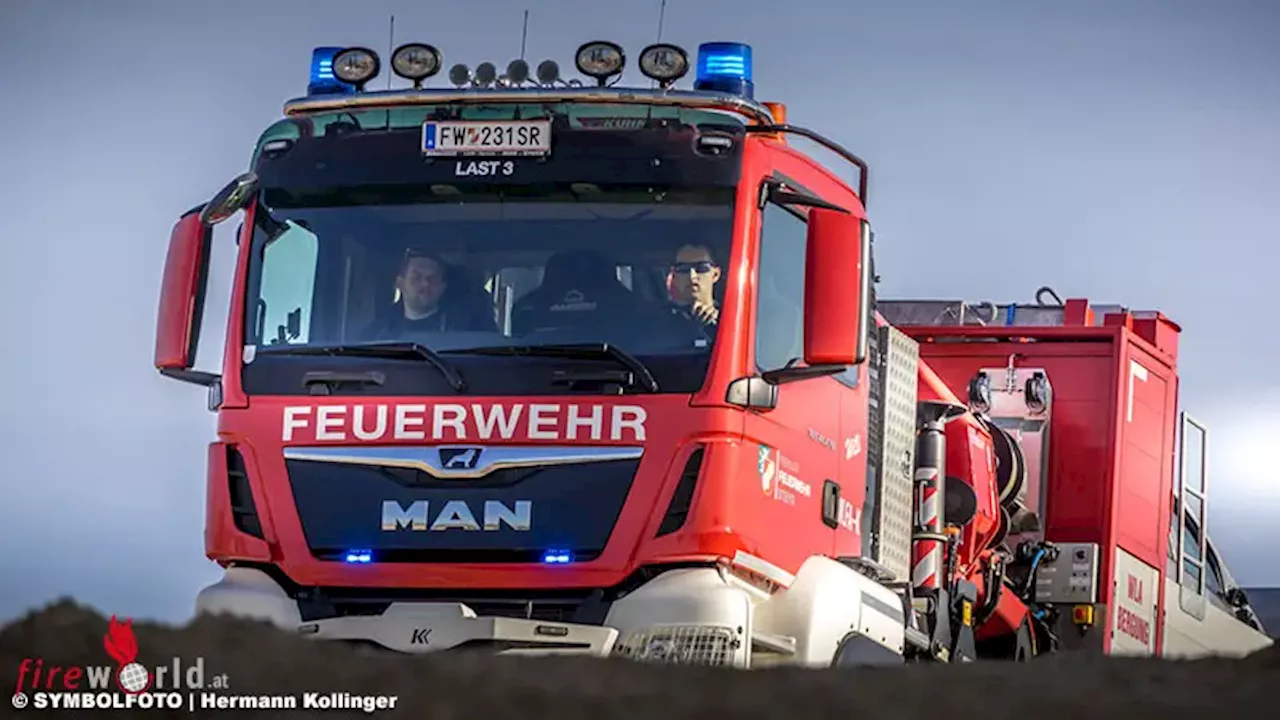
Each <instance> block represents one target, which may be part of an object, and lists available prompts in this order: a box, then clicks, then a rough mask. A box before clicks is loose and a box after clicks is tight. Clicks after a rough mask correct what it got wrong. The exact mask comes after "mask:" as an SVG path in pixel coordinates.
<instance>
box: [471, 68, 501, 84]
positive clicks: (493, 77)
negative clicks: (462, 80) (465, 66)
mask: <svg viewBox="0 0 1280 720" xmlns="http://www.w3.org/2000/svg"><path fill="white" fill-rule="evenodd" d="M497 79H498V68H497V67H496V66H495V65H494V64H493V63H491V62H482V63H480V64H479V65H477V66H476V85H479V86H480V87H486V88H487V87H489V86H490V85H492V84H493V83H494V82H496V81H497Z"/></svg>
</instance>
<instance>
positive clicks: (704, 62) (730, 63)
mask: <svg viewBox="0 0 1280 720" xmlns="http://www.w3.org/2000/svg"><path fill="white" fill-rule="evenodd" d="M693 87H694V89H695V90H710V91H713V92H724V93H732V94H734V95H740V96H742V97H745V98H748V99H753V98H754V95H755V85H754V84H753V83H752V81H751V46H750V45H746V44H744V43H731V42H711V43H702V44H701V45H699V46H698V74H697V79H696V80H694V83H693Z"/></svg>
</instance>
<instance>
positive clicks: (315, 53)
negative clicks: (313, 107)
mask: <svg viewBox="0 0 1280 720" xmlns="http://www.w3.org/2000/svg"><path fill="white" fill-rule="evenodd" d="M340 52H342V48H340V47H318V48H316V49H314V50H312V51H311V82H310V83H308V84H307V94H308V95H350V94H352V93H354V92H355V88H353V87H351V86H350V85H347V84H346V83H344V82H342V81H341V80H339V79H338V78H337V77H335V76H334V74H333V56H334V55H337V54H338V53H340Z"/></svg>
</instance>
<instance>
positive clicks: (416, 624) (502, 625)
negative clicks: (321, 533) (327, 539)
mask: <svg viewBox="0 0 1280 720" xmlns="http://www.w3.org/2000/svg"><path fill="white" fill-rule="evenodd" d="M298 632H300V633H302V634H303V635H308V636H312V637H315V638H318V639H321V640H349V641H366V642H373V643H376V644H378V645H381V646H382V647H384V648H387V649H389V650H395V651H397V652H404V653H417V652H433V651H437V650H451V649H455V648H464V647H479V648H485V649H488V650H491V651H493V652H496V653H497V654H500V655H530V654H538V655H593V656H600V657H603V656H607V655H609V654H610V652H611V651H612V650H613V646H614V643H615V642H616V641H617V639H618V631H617V630H616V629H614V628H611V627H602V626H599V625H579V624H576V623H559V622H542V621H538V620H525V619H523V618H507V617H478V616H477V615H476V614H475V611H473V610H472V609H471V608H469V607H467V606H466V605H464V604H462V603H456V602H450V603H439V602H422V603H393V604H392V605H391V606H389V607H388V608H387V609H386V610H385V611H384V612H383V613H382V614H381V615H370V616H348V617H339V618H332V619H328V620H317V621H315V622H308V623H303V624H301V625H299V626H298Z"/></svg>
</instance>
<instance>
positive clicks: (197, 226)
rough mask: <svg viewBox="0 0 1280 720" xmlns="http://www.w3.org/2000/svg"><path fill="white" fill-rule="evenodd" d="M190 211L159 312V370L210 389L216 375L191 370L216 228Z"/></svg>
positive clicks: (168, 266) (167, 267)
mask: <svg viewBox="0 0 1280 720" xmlns="http://www.w3.org/2000/svg"><path fill="white" fill-rule="evenodd" d="M201 214H202V213H201V212H199V211H198V209H196V210H191V211H190V212H188V213H187V214H185V215H183V216H182V217H181V218H180V219H179V220H178V222H177V224H176V225H174V226H173V232H172V233H171V234H170V235H169V255H168V257H166V258H165V263H164V280H163V284H162V285H161V289H160V311H159V314H158V315H157V317H156V347H155V367H156V369H157V370H159V371H160V373H161V374H163V375H167V376H169V377H172V378H174V379H176V380H182V381H184V382H194V383H196V384H200V385H209V384H212V383H213V382H216V380H217V376H216V375H211V374H209V373H197V372H193V371H192V370H191V368H192V366H193V365H195V361H196V345H197V343H198V342H199V339H200V321H201V320H202V319H203V317H204V292H205V281H206V279H207V277H208V273H209V251H210V248H211V246H212V244H213V243H212V240H213V228H212V227H210V226H209V225H207V224H205V223H204V222H201V220H200V218H201Z"/></svg>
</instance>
